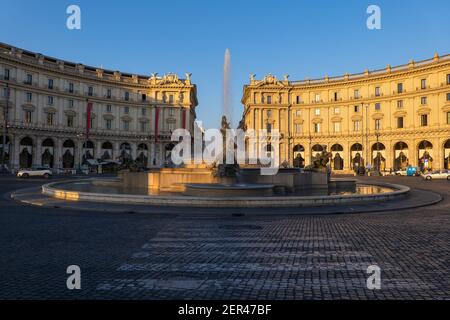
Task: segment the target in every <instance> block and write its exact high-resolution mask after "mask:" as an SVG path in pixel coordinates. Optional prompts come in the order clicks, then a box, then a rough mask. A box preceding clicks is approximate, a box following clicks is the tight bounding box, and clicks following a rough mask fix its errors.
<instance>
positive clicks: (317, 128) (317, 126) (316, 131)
mask: <svg viewBox="0 0 450 320" xmlns="http://www.w3.org/2000/svg"><path fill="white" fill-rule="evenodd" d="M314 133H320V123H314Z"/></svg>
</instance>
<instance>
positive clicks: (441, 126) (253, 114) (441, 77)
mask: <svg viewBox="0 0 450 320" xmlns="http://www.w3.org/2000/svg"><path fill="white" fill-rule="evenodd" d="M242 104H243V105H244V113H243V119H242V121H241V126H243V127H244V128H251V129H256V130H257V129H267V130H268V131H270V130H273V129H277V130H279V131H280V133H281V140H280V163H282V162H285V164H289V165H290V166H299V167H303V166H305V165H308V164H310V163H311V160H312V158H313V157H315V156H316V155H317V153H318V152H320V151H321V150H322V149H323V148H324V146H326V148H327V151H330V152H331V153H332V157H333V158H332V160H331V168H332V170H333V171H334V172H337V173H339V172H341V173H349V172H352V171H353V170H356V169H357V168H358V167H361V166H364V167H366V168H379V169H380V170H390V169H392V170H398V169H404V168H406V167H407V166H408V165H412V166H417V167H420V168H421V169H433V170H437V169H444V168H446V169H449V155H450V55H446V56H441V57H439V56H438V55H437V54H436V55H435V56H434V58H432V59H430V60H424V61H420V62H414V61H410V62H409V63H408V64H406V65H402V66H397V67H391V66H390V65H388V66H387V67H386V68H385V69H382V70H375V71H369V70H365V71H364V72H363V73H361V74H352V75H350V74H346V75H344V76H340V77H325V78H323V79H318V80H304V81H289V77H288V76H287V75H285V76H284V79H282V80H278V79H277V78H276V77H275V76H273V75H271V74H269V75H267V76H266V77H264V79H262V80H256V79H255V78H254V76H253V75H251V76H250V83H249V84H248V85H245V86H244V92H243V97H242Z"/></svg>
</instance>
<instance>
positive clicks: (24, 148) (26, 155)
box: [19, 137, 33, 168]
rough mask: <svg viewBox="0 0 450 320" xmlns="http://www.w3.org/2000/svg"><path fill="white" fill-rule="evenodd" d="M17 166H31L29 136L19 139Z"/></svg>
mask: <svg viewBox="0 0 450 320" xmlns="http://www.w3.org/2000/svg"><path fill="white" fill-rule="evenodd" d="M19 166H20V167H21V168H31V167H32V166H33V139H31V138H30V137H25V138H23V139H22V140H20V153H19Z"/></svg>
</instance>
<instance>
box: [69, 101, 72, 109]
mask: <svg viewBox="0 0 450 320" xmlns="http://www.w3.org/2000/svg"><path fill="white" fill-rule="evenodd" d="M69 108H71V109H72V108H73V100H69Z"/></svg>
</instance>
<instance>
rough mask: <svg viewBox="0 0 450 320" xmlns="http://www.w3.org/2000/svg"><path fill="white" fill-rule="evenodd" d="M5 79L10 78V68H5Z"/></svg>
mask: <svg viewBox="0 0 450 320" xmlns="http://www.w3.org/2000/svg"><path fill="white" fill-rule="evenodd" d="M3 79H5V80H9V69H5V74H4V76H3Z"/></svg>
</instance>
